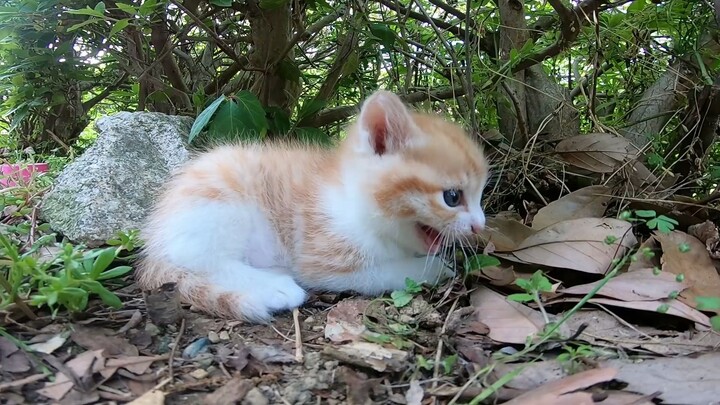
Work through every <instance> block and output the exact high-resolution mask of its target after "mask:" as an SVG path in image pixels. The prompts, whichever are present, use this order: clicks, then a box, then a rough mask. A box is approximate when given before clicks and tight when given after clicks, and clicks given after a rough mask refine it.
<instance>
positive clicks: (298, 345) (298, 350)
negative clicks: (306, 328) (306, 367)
mask: <svg viewBox="0 0 720 405" xmlns="http://www.w3.org/2000/svg"><path fill="white" fill-rule="evenodd" d="M293 323H294V324H295V361H297V362H298V363H302V362H303V349H302V346H303V342H302V334H301V332H300V310H299V309H298V308H295V309H293Z"/></svg>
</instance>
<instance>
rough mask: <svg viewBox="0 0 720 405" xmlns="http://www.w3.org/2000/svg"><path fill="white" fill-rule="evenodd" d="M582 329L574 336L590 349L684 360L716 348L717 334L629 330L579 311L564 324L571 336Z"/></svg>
mask: <svg viewBox="0 0 720 405" xmlns="http://www.w3.org/2000/svg"><path fill="white" fill-rule="evenodd" d="M583 324H584V325H585V329H584V330H583V332H582V333H581V334H580V335H579V336H578V338H579V339H581V340H583V341H586V342H588V343H590V344H592V345H593V346H598V347H609V348H610V349H611V350H615V349H616V348H617V347H620V348H623V349H626V350H636V349H637V348H642V349H645V350H648V351H651V352H653V353H658V354H662V355H666V356H674V355H675V356H676V355H683V356H687V355H690V354H693V353H697V352H705V351H712V350H715V348H717V347H720V334H717V333H713V332H705V333H697V332H696V331H685V332H678V331H675V330H659V329H656V328H654V327H652V326H640V325H638V326H632V325H629V324H628V323H626V322H620V321H619V320H618V319H617V318H616V317H614V316H612V315H610V314H609V313H607V312H605V311H600V310H595V309H593V310H587V309H586V310H582V311H579V312H577V313H575V314H574V315H573V316H571V317H570V319H568V320H567V325H568V328H569V329H570V330H571V331H573V332H575V331H577V330H579V329H580V327H581V325H583Z"/></svg>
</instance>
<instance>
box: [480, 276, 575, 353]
mask: <svg viewBox="0 0 720 405" xmlns="http://www.w3.org/2000/svg"><path fill="white" fill-rule="evenodd" d="M470 302H471V304H472V305H473V307H475V309H476V311H475V316H476V317H477V318H476V319H477V321H479V322H481V323H483V324H485V325H487V327H488V328H490V333H488V336H489V337H490V338H491V339H493V340H495V341H497V342H503V343H525V341H526V339H527V337H528V336H530V335H532V334H535V333H537V332H539V331H540V330H542V328H543V327H544V326H545V320H544V319H543V317H542V314H541V313H540V312H538V311H535V310H534V309H532V308H529V307H527V306H525V305H522V304H520V303H517V302H513V301H508V300H507V299H506V298H505V297H504V296H503V295H500V294H498V293H496V292H495V291H493V290H491V289H489V288H487V287H485V286H482V285H480V286H478V288H477V289H476V290H475V291H473V293H472V294H471V295H470ZM561 333H562V330H561Z"/></svg>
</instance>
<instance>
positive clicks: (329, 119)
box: [304, 87, 465, 127]
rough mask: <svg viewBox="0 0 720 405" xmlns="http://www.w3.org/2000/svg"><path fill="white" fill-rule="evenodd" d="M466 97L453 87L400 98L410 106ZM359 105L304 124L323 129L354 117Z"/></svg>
mask: <svg viewBox="0 0 720 405" xmlns="http://www.w3.org/2000/svg"><path fill="white" fill-rule="evenodd" d="M464 95H465V89H464V88H462V87H451V88H444V89H438V90H433V91H416V92H414V93H409V94H405V95H400V98H401V99H402V100H403V101H405V102H406V103H408V104H415V103H420V102H422V101H440V100H447V99H451V98H456V97H462V96H464ZM359 107H360V106H359V105H354V106H342V107H335V108H329V109H327V110H325V111H322V112H321V113H319V114H317V115H316V116H315V117H314V118H313V119H312V120H308V121H307V122H305V123H304V125H306V126H310V127H321V126H323V125H328V124H332V123H335V122H338V121H342V120H344V119H346V118H349V117H351V116H353V115H354V114H355V113H357V111H358V110H359Z"/></svg>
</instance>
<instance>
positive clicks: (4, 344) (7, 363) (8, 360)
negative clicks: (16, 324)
mask: <svg viewBox="0 0 720 405" xmlns="http://www.w3.org/2000/svg"><path fill="white" fill-rule="evenodd" d="M29 370H30V360H29V359H28V358H27V354H25V352H24V351H22V350H20V348H18V347H17V346H16V345H15V343H13V342H12V341H10V340H9V339H6V338H4V337H2V336H0V371H7V372H10V373H24V372H26V371H29Z"/></svg>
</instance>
